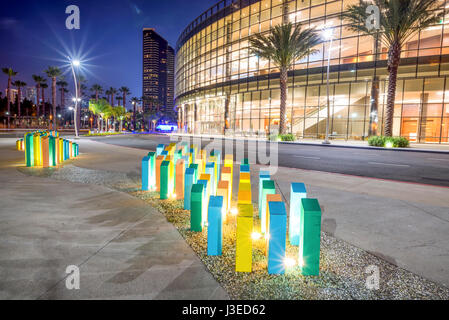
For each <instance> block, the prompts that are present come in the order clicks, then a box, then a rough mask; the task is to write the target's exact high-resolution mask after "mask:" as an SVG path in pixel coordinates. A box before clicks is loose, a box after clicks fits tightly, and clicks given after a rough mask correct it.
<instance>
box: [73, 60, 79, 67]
mask: <svg viewBox="0 0 449 320" xmlns="http://www.w3.org/2000/svg"><path fill="white" fill-rule="evenodd" d="M72 64H73V65H74V66H75V67H79V65H80V61H79V60H72Z"/></svg>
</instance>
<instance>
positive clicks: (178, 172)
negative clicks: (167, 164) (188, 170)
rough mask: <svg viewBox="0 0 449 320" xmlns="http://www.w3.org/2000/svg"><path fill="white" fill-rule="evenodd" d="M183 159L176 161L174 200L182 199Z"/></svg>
mask: <svg viewBox="0 0 449 320" xmlns="http://www.w3.org/2000/svg"><path fill="white" fill-rule="evenodd" d="M184 168H185V163H184V159H178V162H177V163H176V199H177V200H182V199H184V170H185V169H184Z"/></svg>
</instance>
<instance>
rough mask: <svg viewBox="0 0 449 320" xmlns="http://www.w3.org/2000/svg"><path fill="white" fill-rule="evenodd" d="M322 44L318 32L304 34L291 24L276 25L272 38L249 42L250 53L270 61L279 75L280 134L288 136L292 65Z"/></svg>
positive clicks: (307, 30)
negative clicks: (288, 96) (289, 81)
mask: <svg viewBox="0 0 449 320" xmlns="http://www.w3.org/2000/svg"><path fill="white" fill-rule="evenodd" d="M321 42H322V40H321V38H320V36H319V35H318V33H317V31H316V30H315V29H304V30H301V27H300V26H296V27H293V25H292V24H291V23H286V24H283V25H277V26H275V27H274V28H271V29H270V34H268V35H262V34H260V33H258V34H255V35H254V36H253V37H251V38H250V40H249V43H250V51H251V53H252V54H255V55H256V56H258V57H259V58H263V59H267V60H271V61H272V62H273V63H274V64H275V65H276V66H277V67H278V68H279V71H280V82H281V83H280V88H281V105H280V120H279V133H280V134H285V133H286V132H285V129H286V102H287V79H288V70H289V69H290V68H291V67H292V65H293V64H294V63H295V62H296V61H298V60H301V59H303V58H305V57H307V56H308V55H310V54H313V53H315V52H316V51H317V50H315V49H313V47H315V46H316V45H318V44H320V43H321Z"/></svg>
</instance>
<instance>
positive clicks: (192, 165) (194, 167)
mask: <svg viewBox="0 0 449 320" xmlns="http://www.w3.org/2000/svg"><path fill="white" fill-rule="evenodd" d="M189 168H192V169H194V170H195V178H194V180H193V183H196V182H197V181H198V163H191V164H190V166H189Z"/></svg>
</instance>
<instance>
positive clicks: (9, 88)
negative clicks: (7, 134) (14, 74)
mask: <svg viewBox="0 0 449 320" xmlns="http://www.w3.org/2000/svg"><path fill="white" fill-rule="evenodd" d="M6 100H7V104H8V105H7V110H8V129H9V127H10V123H9V121H10V118H11V76H9V77H8V96H7V97H6Z"/></svg>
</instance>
